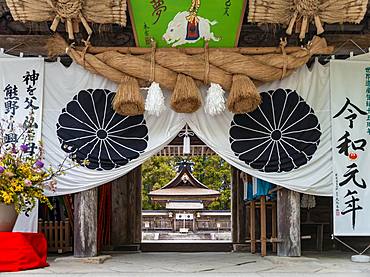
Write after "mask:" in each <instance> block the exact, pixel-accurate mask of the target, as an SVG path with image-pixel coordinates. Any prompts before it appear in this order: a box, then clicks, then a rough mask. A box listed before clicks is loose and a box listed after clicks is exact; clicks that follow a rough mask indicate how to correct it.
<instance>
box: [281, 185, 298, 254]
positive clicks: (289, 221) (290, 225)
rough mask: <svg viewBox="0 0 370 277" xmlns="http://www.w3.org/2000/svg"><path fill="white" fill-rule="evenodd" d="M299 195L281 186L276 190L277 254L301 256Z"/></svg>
mask: <svg viewBox="0 0 370 277" xmlns="http://www.w3.org/2000/svg"><path fill="white" fill-rule="evenodd" d="M300 221H301V219H300V195H299V193H298V192H295V191H291V190H288V189H285V188H282V189H280V190H278V191H277V222H278V239H279V240H281V242H280V243H279V244H278V248H277V255H278V256H287V257H298V256H301V228H300V227H301V226H300V224H301V223H300Z"/></svg>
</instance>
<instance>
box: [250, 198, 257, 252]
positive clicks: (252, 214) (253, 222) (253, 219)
mask: <svg viewBox="0 0 370 277" xmlns="http://www.w3.org/2000/svg"><path fill="white" fill-rule="evenodd" d="M249 212H250V216H249V221H250V225H249V226H250V227H249V230H250V237H251V253H252V254H254V253H256V202H255V201H254V200H252V201H251V204H250V210H249Z"/></svg>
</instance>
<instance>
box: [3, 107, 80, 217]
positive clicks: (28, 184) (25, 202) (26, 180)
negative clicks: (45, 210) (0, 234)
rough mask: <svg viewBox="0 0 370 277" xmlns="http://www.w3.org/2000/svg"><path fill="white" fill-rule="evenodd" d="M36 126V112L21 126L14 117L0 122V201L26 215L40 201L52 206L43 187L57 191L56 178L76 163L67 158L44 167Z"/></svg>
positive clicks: (41, 146)
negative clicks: (55, 164) (57, 163)
mask: <svg viewBox="0 0 370 277" xmlns="http://www.w3.org/2000/svg"><path fill="white" fill-rule="evenodd" d="M35 128H38V126H37V123H36V122H35V118H34V113H33V111H31V112H30V114H29V116H27V117H26V120H25V122H24V123H23V124H22V125H21V126H16V124H15V121H14V119H13V118H12V117H10V119H8V120H5V119H3V120H2V122H0V203H5V204H7V205H12V204H14V207H15V210H16V211H17V213H21V212H25V213H26V215H28V213H29V212H30V211H32V209H33V208H34V207H35V205H36V201H37V200H39V201H40V202H41V203H44V204H46V205H47V206H48V207H49V208H50V209H52V205H51V203H50V202H49V199H48V198H47V197H46V196H45V194H44V190H45V189H48V190H51V191H55V189H56V177H57V176H59V175H61V174H64V172H65V171H66V170H68V169H70V168H72V167H74V166H77V165H76V164H70V165H68V166H67V167H66V166H65V163H66V161H67V158H68V157H65V159H64V160H63V162H62V163H61V164H60V165H58V166H57V167H52V166H48V167H47V166H45V164H44V147H43V144H42V143H41V142H39V143H38V145H37V144H36V143H35ZM18 129H19V130H18Z"/></svg>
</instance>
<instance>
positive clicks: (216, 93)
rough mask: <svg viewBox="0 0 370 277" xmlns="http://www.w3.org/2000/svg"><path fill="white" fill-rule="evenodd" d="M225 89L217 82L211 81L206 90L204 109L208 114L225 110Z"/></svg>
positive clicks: (215, 113) (216, 113)
mask: <svg viewBox="0 0 370 277" xmlns="http://www.w3.org/2000/svg"><path fill="white" fill-rule="evenodd" d="M224 94H225V91H224V90H223V89H222V87H221V86H220V85H219V84H215V83H211V86H210V87H209V89H208V91H207V96H206V101H205V102H206V103H205V105H204V111H205V112H206V113H207V114H209V115H212V116H214V115H218V114H221V113H222V112H223V111H225V97H224Z"/></svg>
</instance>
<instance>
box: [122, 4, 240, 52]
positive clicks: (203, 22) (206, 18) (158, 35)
mask: <svg viewBox="0 0 370 277" xmlns="http://www.w3.org/2000/svg"><path fill="white" fill-rule="evenodd" d="M129 5H130V6H129V8H130V16H131V22H132V25H133V28H134V33H135V40H136V45H137V46H139V47H150V46H151V39H154V41H155V42H156V43H157V47H204V45H205V42H206V41H208V44H209V47H235V46H237V44H238V39H239V33H240V26H241V23H242V20H243V16H244V10H245V0H130V1H129Z"/></svg>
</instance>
